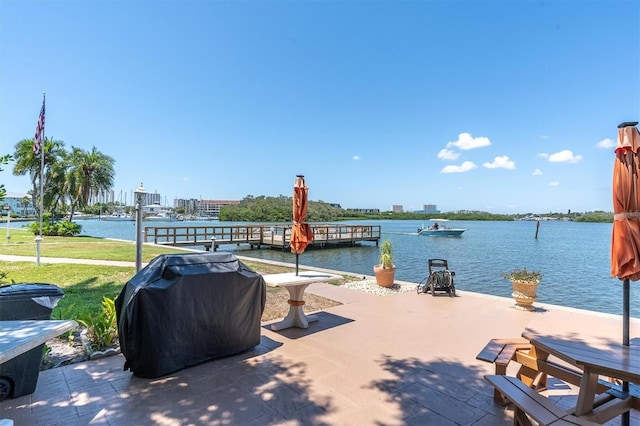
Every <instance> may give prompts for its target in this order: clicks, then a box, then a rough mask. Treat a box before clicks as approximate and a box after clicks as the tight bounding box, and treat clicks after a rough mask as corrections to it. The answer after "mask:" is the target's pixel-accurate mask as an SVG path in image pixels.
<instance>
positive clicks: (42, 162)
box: [36, 92, 46, 266]
mask: <svg viewBox="0 0 640 426" xmlns="http://www.w3.org/2000/svg"><path fill="white" fill-rule="evenodd" d="M45 98H46V94H45V93H44V92H43V93H42V111H41V115H43V117H38V123H40V120H42V129H40V131H41V133H40V141H41V142H40V209H39V210H40V226H39V229H38V236H37V237H36V266H40V243H41V242H42V216H43V210H44V189H43V185H42V174H43V173H44V145H45V142H46V141H45V136H44V121H45V120H44V107H45V105H44V104H45Z"/></svg>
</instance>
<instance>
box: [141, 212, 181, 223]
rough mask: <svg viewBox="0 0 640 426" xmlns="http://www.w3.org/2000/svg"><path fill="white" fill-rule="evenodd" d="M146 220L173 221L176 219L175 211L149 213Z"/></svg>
mask: <svg viewBox="0 0 640 426" xmlns="http://www.w3.org/2000/svg"><path fill="white" fill-rule="evenodd" d="M144 220H149V221H156V222H173V221H174V220H175V218H174V215H173V213H171V212H170V211H168V210H160V211H159V212H157V213H155V214H147V215H146V216H145V217H144Z"/></svg>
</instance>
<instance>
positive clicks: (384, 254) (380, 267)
mask: <svg viewBox="0 0 640 426" xmlns="http://www.w3.org/2000/svg"><path fill="white" fill-rule="evenodd" d="M373 272H374V273H375V274H376V281H377V282H378V285H380V286H382V287H392V286H393V281H394V278H395V275H396V266H395V265H394V264H393V247H392V245H391V241H389V240H384V241H383V242H382V245H381V246H380V258H379V263H378V264H377V265H375V266H374V267H373Z"/></svg>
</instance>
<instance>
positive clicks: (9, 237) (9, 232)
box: [4, 206, 11, 244]
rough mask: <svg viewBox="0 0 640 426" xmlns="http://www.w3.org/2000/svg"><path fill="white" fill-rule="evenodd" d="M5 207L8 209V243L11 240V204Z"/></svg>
mask: <svg viewBox="0 0 640 426" xmlns="http://www.w3.org/2000/svg"><path fill="white" fill-rule="evenodd" d="M4 209H5V210H6V211H7V244H9V243H10V242H11V231H10V230H9V229H10V227H9V225H11V206H5V207H4Z"/></svg>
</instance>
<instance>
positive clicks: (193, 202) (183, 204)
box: [173, 198, 200, 214]
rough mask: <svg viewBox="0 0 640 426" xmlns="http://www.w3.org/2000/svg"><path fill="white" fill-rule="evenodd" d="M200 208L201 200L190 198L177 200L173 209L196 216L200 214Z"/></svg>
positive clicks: (174, 201)
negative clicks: (179, 209) (182, 210)
mask: <svg viewBox="0 0 640 426" xmlns="http://www.w3.org/2000/svg"><path fill="white" fill-rule="evenodd" d="M199 207H200V200H198V199H196V198H189V199H183V198H176V199H175V200H173V208H174V209H178V208H182V209H184V212H185V213H186V214H196V212H198V209H199Z"/></svg>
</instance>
